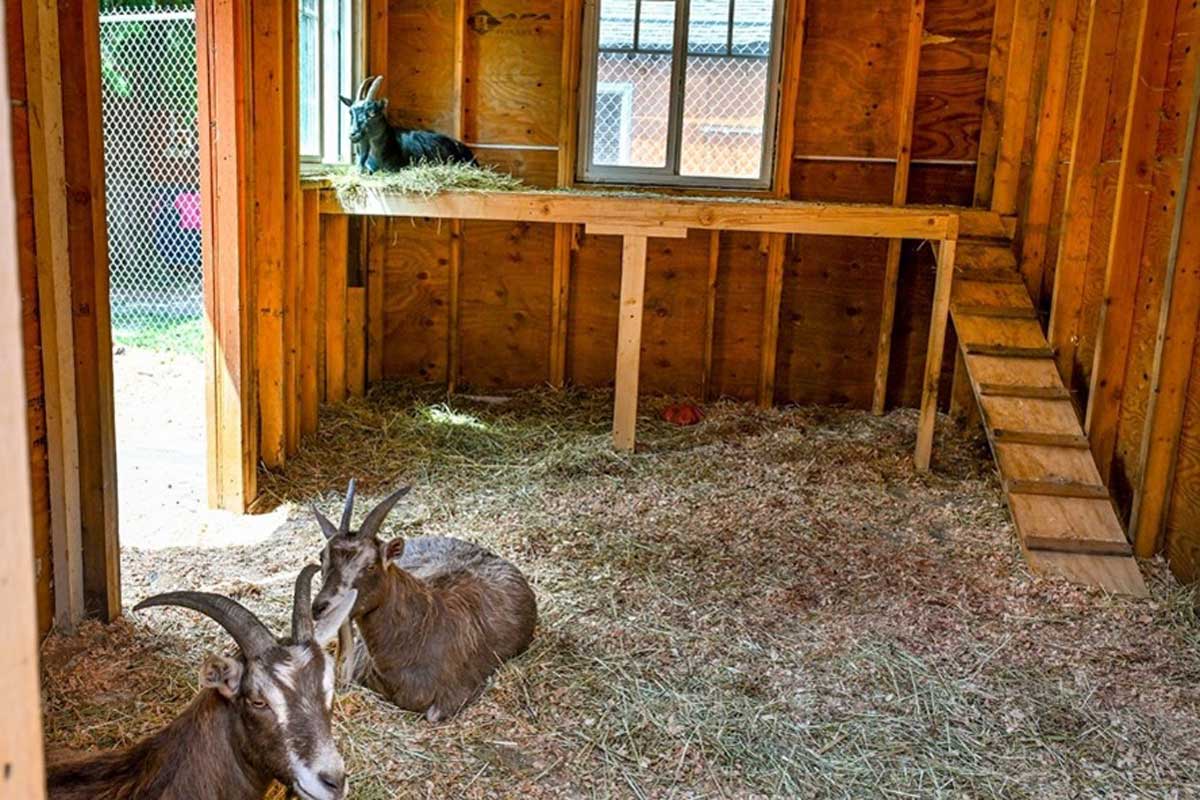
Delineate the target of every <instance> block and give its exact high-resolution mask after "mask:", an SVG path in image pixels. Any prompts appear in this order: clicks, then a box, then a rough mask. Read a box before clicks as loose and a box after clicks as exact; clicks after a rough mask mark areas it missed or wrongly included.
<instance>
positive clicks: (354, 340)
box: [346, 286, 367, 397]
mask: <svg viewBox="0 0 1200 800" xmlns="http://www.w3.org/2000/svg"><path fill="white" fill-rule="evenodd" d="M366 315H367V290H366V289H364V288H363V287H361V286H351V287H350V288H349V289H347V290H346V390H347V392H348V394H349V395H350V396H351V397H362V396H363V394H364V393H365V392H366V389H367V364H366V355H367V328H366V322H367V320H366Z"/></svg>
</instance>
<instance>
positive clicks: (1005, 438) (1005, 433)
mask: <svg viewBox="0 0 1200 800" xmlns="http://www.w3.org/2000/svg"><path fill="white" fill-rule="evenodd" d="M992 441H993V442H994V443H996V444H1024V445H1032V446H1035V447H1071V448H1074V449H1076V450H1087V449H1088V448H1089V447H1091V444H1090V442H1088V438H1087V437H1086V436H1084V435H1083V434H1081V433H1042V432H1040V431H1010V430H1006V429H1004V428H997V429H996V430H994V431H992Z"/></svg>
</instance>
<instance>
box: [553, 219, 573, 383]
mask: <svg viewBox="0 0 1200 800" xmlns="http://www.w3.org/2000/svg"><path fill="white" fill-rule="evenodd" d="M574 248H575V226H574V225H561V224H560V225H555V226H554V261H553V263H552V264H551V283H550V385H551V386H553V387H554V388H556V389H561V388H562V387H563V385H564V384H565V383H566V378H567V319H568V316H569V313H570V310H569V309H568V307H567V303H568V302H569V299H570V291H571V253H572V252H573V250H574Z"/></svg>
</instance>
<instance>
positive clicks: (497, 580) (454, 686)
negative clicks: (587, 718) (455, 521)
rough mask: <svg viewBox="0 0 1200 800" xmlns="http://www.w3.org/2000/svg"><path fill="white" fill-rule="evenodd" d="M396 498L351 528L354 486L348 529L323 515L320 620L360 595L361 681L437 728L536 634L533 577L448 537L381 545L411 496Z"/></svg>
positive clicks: (357, 657) (356, 666) (355, 668)
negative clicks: (397, 509) (388, 523)
mask: <svg viewBox="0 0 1200 800" xmlns="http://www.w3.org/2000/svg"><path fill="white" fill-rule="evenodd" d="M408 491H409V489H408V487H405V488H403V489H400V490H399V491H397V492H394V493H393V494H391V495H389V496H388V497H387V498H385V499H384V500H383V502H381V503H380V504H379V505H377V506H375V508H373V509H371V511H370V512H369V513H368V514H367V516H366V518H365V519H364V520H363V522H362V526H361V527H360V528H359V529H358V530H353V529H352V528H351V525H350V523H351V515H352V512H353V509H354V481H351V482H350V488H349V490H348V491H347V493H346V504H345V507H344V508H343V510H342V520H341V525H339V526H336V527H335V526H334V524H333V523H332V522H330V521H329V520H328V519H327V518H326V517H325V516H324V515H323V514H321V512H320V511H317V510H316V509H315V508H314V509H313V512H314V513H315V514H316V517H317V521H318V523H319V524H320V526H321V530H322V531H323V532H324V533H325V538H326V540H327V541H326V544H325V549H324V550H323V551H322V553H321V569H322V571H323V572H324V575H325V583H324V585H323V586H322V587H321V591H320V593H319V594H318V595H317V599H316V602H315V603H314V605H313V609H314V612H315V613H316V615H317V619H318V620H323V619H324V618H325V616H326V615H327V614H329V613H331V609H334V608H340V607H341V605H342V604H343V603H344V602H345V598H346V597H347V596H349V595H352V594H353V595H355V596H356V600H355V601H354V608H353V609H352V610H351V612H350V614H351V617H352V618H353V620H354V622H355V623H356V624H357V626H358V630H359V632H360V633H361V634H362V641H363V643H364V644H365V652H364V651H362V650H358V651H357V652H354V653H353V656H352V657H353V659H354V663H353V665H352V672H353V677H354V679H355V680H357V681H358V682H360V683H363V684H365V685H367V686H368V687H370V688H372V689H374V690H375V691H377V692H379V693H380V694H382V695H384V696H385V697H387V698H388V699H390V700H391V701H392V702H393V703H395V704H396V705H398V706H400V707H401V708H404V709H407V710H409V711H416V712H420V713H424V714H425V718H426V719H427V720H429V721H430V722H436V721H438V720H440V719H445V718H447V717H450V716H453V715H454V714H456V713H458V711H459V710H461V709H462V708H463V707H464V706H466V705H467V704H469V703H471V702H472V701H473V700H475V699H476V698H477V697H479V695H480V694H481V693H482V692H483V689H484V687H485V686H486V685H487V680H488V677H489V676H490V675H491V674H492V672H494V671H495V669H496V667H498V666H499V665H500V664H502V663H503V662H504V661H506V660H507V659H509V658H512V657H513V656H516V655H518V654H520V653H521V652H523V651H524V650H525V648H527V647H528V646H529V643H530V641H531V640H532V639H533V630H534V627H535V626H536V625H537V600H536V599H535V598H534V595H533V590H532V589H530V588H529V584H528V582H526V580H525V577H524V576H523V575H522V574H521V571H520V570H518V569H517V568H516V567H515V566H513V565H512V564H511V563H509V562H508V561H506V560H504V559H503V558H500V557H499V556H497V555H496V554H494V553H492V552H490V551H488V550H485V549H483V548H482V547H479V546H478V545H475V544H471V543H470V542H465V541H462V540H461V539H451V538H448V537H444V536H418V537H415V538H412V539H409V540H407V541H405V539H404V538H403V537H399V536H398V537H394V538H392V539H389V540H387V541H384V540H383V539H381V538H379V535H378V534H379V529H380V527H381V526H382V525H383V521H384V519H385V518H386V517H387V515H388V512H389V511H391V510H392V507H393V506H395V505H396V503H397V502H398V501H399V500H400V498H401V497H403V496H404V495H406V494H408Z"/></svg>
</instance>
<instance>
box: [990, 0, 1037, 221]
mask: <svg viewBox="0 0 1200 800" xmlns="http://www.w3.org/2000/svg"><path fill="white" fill-rule="evenodd" d="M1040 6H1041V3H1040V2H1039V0H1016V6H1015V9H1014V11H1013V27H1012V35H1011V37H1010V38H1009V52H1008V67H1007V69H1006V71H1005V81H1004V111H1003V116H1002V117H1001V120H1002V126H1003V127H1002V129H1001V131H1000V140H999V144H998V146H997V149H996V169H995V175H994V183H993V187H992V204H991V208H992V210H993V211H996V212H999V213H1001V214H1015V213H1016V212H1017V188H1018V184H1019V182H1020V177H1021V153H1022V150H1023V149H1024V147H1025V126H1026V118H1027V116H1028V110H1029V101H1030V94H1031V91H1032V83H1033V67H1034V61H1035V59H1034V48H1035V47H1036V45H1037V28H1038V11H1039V9H1040Z"/></svg>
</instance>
